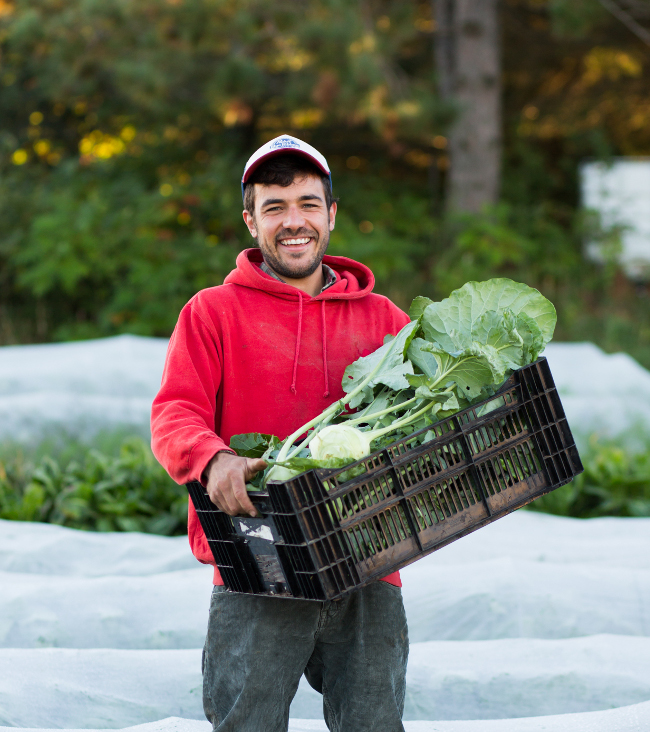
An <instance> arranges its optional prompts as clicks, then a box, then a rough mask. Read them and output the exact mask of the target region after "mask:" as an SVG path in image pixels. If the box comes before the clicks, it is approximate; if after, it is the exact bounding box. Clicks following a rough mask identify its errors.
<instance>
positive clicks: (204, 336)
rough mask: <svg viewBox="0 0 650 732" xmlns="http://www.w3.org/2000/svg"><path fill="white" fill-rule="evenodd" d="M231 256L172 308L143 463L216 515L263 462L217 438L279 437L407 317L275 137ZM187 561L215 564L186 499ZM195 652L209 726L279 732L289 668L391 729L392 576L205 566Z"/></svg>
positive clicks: (347, 724) (322, 186)
mask: <svg viewBox="0 0 650 732" xmlns="http://www.w3.org/2000/svg"><path fill="white" fill-rule="evenodd" d="M242 192H243V197H244V206H245V209H244V212H243V216H244V221H245V222H246V226H247V227H248V230H249V232H250V234H251V236H252V237H253V238H254V239H255V240H256V243H257V247H258V248H256V249H248V250H245V251H243V252H242V253H241V254H240V255H239V256H238V257H237V267H236V269H235V270H234V271H233V272H231V273H230V274H229V275H228V276H227V277H226V279H225V280H224V284H223V285H222V286H219V287H212V288H209V289H207V290H203V291H201V292H199V293H198V294H197V295H195V296H194V297H193V298H192V300H190V302H189V303H188V304H187V305H186V306H185V307H184V308H183V310H182V312H181V314H180V317H179V320H178V324H177V326H176V328H175V330H174V333H173V335H172V338H171V340H170V344H169V350H168V353H167V360H166V363H165V370H164V374H163V380H162V386H161V389H160V392H159V393H158V395H157V397H156V399H155V401H154V405H153V411H152V446H153V450H154V453H155V454H156V457H157V458H158V460H160V462H161V463H162V465H163V466H164V467H165V468H166V469H167V471H168V472H169V474H170V475H171V476H172V478H174V480H176V481H177V482H179V483H187V482H189V481H191V480H201V481H202V482H203V485H204V486H206V489H207V492H208V494H209V496H210V498H211V500H212V501H213V503H215V504H216V505H217V506H218V507H219V508H220V509H222V510H223V511H225V512H226V513H228V514H230V515H231V516H235V515H238V514H250V515H255V509H254V507H253V505H252V503H251V501H250V500H249V498H248V495H247V493H246V488H245V483H246V481H247V480H249V479H250V478H251V477H252V476H253V475H255V473H256V472H257V471H259V470H261V469H263V468H264V467H265V464H264V462H263V461H262V460H253V459H248V458H241V457H238V456H237V455H235V454H234V453H233V451H231V450H230V449H229V447H228V441H229V440H230V438H231V437H232V435H235V434H240V433H243V432H264V433H268V434H275V435H277V436H278V437H280V438H284V437H286V436H287V435H288V434H290V433H291V432H293V431H294V430H296V429H297V428H299V427H300V426H301V425H302V424H304V423H305V422H307V421H308V420H309V419H311V418H312V417H314V416H316V415H317V414H319V413H320V412H321V411H322V410H323V409H324V408H325V407H327V406H328V405H330V404H332V403H333V402H334V401H336V400H337V399H339V398H341V397H342V396H343V390H342V388H341V379H342V377H343V371H344V370H345V367H346V366H347V365H348V364H350V363H352V362H353V361H355V360H356V359H357V358H359V357H360V356H362V355H365V354H367V353H370V352H371V351H373V350H375V349H376V348H378V347H379V346H380V345H381V344H382V342H383V339H384V336H385V335H386V334H388V333H392V334H395V333H397V332H398V331H399V330H400V328H402V326H404V325H405V324H406V323H407V322H408V317H407V316H406V315H405V314H404V313H403V312H402V311H401V310H399V308H397V307H396V306H395V305H393V304H392V303H391V302H390V301H389V300H388V299H387V298H385V297H382V296H380V295H375V294H373V293H372V288H373V285H374V278H373V276H372V273H371V272H370V270H369V269H368V268H367V267H365V266H364V265H362V264H359V263H358V262H354V261H353V260H351V259H347V258H345V257H330V256H326V255H325V252H326V250H327V245H328V243H329V235H330V232H331V231H332V230H333V229H334V223H335V219H336V210H337V203H336V200H335V199H334V198H333V197H332V187H331V178H330V171H329V167H328V165H327V161H326V160H325V158H324V157H323V156H322V155H321V154H320V153H319V152H318V151H317V150H315V149H314V148H313V147H311V146H310V145H308V144H306V143H304V142H303V141H301V140H297V139H296V138H293V137H289V136H286V135H285V136H281V137H278V138H276V139H275V140H271V142H269V143H267V144H266V145H264V146H263V147H261V148H260V149H259V150H258V151H257V152H256V153H255V154H254V155H253V156H252V157H251V158H250V160H249V161H248V163H247V165H246V168H245V170H244V175H243V178H242ZM188 530H189V538H190V544H191V547H192V551H193V552H194V554H195V556H196V557H197V559H198V560H199V561H201V562H204V563H209V564H214V563H215V562H214V558H213V556H212V553H211V551H210V549H209V546H208V543H207V540H206V538H205V535H204V533H203V531H202V529H201V526H200V524H199V521H198V519H197V516H196V513H195V511H194V509H193V506H192V504H191V502H190V507H189V521H188ZM214 584H215V587H214V591H213V594H212V600H211V605H210V616H209V623H208V632H207V637H206V643H205V647H204V651H203V702H204V709H205V714H206V716H207V718H208V719H209V720H210V722H212V725H213V730H215V731H218V732H285V731H286V730H287V727H288V717H289V705H290V703H291V699H292V698H293V696H294V695H295V693H296V689H297V687H298V683H299V681H300V677H301V675H302V674H303V673H304V674H305V676H306V677H307V680H308V681H309V683H310V684H311V685H312V687H314V688H315V689H317V690H318V691H319V692H321V693H322V694H323V710H324V715H325V720H326V722H327V725H328V728H329V729H330V730H335V731H336V732H366V731H368V732H370V730H376V731H377V732H398V731H401V730H403V725H402V722H401V715H402V710H403V704H404V691H405V685H404V677H405V672H406V660H407V656H408V637H407V628H406V618H405V615H404V608H403V605H402V598H401V590H400V580H399V574H398V573H394V574H393V575H390V576H389V577H386V578H385V579H384V580H383V581H379V582H375V583H372V584H371V585H368V586H367V587H364V588H361V589H358V590H356V591H354V592H352V593H350V594H349V595H347V596H345V597H344V598H343V599H341V600H337V601H332V602H312V601H306V600H285V599H278V598H272V597H265V596H254V595H245V594H236V593H232V592H227V591H225V588H224V587H223V583H222V581H221V577H220V576H219V572H218V570H217V568H216V567H215V576H214Z"/></svg>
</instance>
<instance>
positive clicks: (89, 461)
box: [0, 437, 187, 536]
mask: <svg viewBox="0 0 650 732" xmlns="http://www.w3.org/2000/svg"><path fill="white" fill-rule="evenodd" d="M4 452H5V455H6V456H5V457H4V458H3V459H1V460H0V518H4V519H13V520H18V521H43V522H47V523H53V524H59V525H61V526H69V527H70V528H75V529H87V530H91V531H142V532H146V533H153V534H164V535H168V536H171V535H174V534H182V533H184V532H185V530H186V525H187V492H186V490H185V488H184V486H179V485H177V484H176V483H174V482H173V481H172V480H171V478H169V476H168V475H167V474H166V473H165V471H164V470H163V468H162V467H161V466H160V465H159V464H158V463H157V462H156V460H155V458H154V457H153V455H152V454H151V451H150V449H149V447H148V445H147V444H146V443H145V442H144V441H143V440H142V439H140V438H136V437H133V438H130V439H128V440H126V441H124V442H123V444H122V445H121V448H120V451H119V455H118V456H117V457H115V456H111V455H109V454H105V453H102V452H100V451H99V450H97V449H91V450H87V451H86V453H85V455H83V457H81V458H80V459H72V460H69V461H68V460H65V459H64V460H61V459H56V458H55V457H52V456H49V455H45V456H42V457H40V458H39V459H37V460H33V459H30V458H29V457H27V456H25V455H24V454H23V453H21V452H20V451H14V452H13V454H11V455H9V454H8V453H7V451H6V450H5V451H4Z"/></svg>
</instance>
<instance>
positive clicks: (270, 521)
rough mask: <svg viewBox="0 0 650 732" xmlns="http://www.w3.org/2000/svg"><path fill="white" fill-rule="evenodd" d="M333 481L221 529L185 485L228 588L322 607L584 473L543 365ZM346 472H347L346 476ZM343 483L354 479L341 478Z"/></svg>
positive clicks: (259, 497) (304, 481)
mask: <svg viewBox="0 0 650 732" xmlns="http://www.w3.org/2000/svg"><path fill="white" fill-rule="evenodd" d="M428 431H430V432H431V433H432V435H433V438H432V439H430V440H429V441H427V442H426V443H424V444H422V445H418V444H416V440H415V435H410V436H409V437H407V438H405V439H403V440H399V441H397V442H394V443H392V444H391V445H389V446H388V447H386V448H384V449H383V450H379V451H378V452H375V453H373V454H371V455H369V456H368V457H366V458H364V459H363V460H360V461H358V462H357V463H353V464H352V465H349V466H347V467H345V468H343V469H341V470H309V471H307V472H305V473H302V474H301V475H298V476H296V477H295V478H292V479H291V480H288V481H285V482H282V483H274V482H269V483H268V485H267V491H268V492H265V493H259V494H255V493H251V494H250V497H251V500H252V501H253V504H254V505H255V506H256V507H257V508H258V510H259V511H260V513H261V514H262V515H263V518H258V519H253V518H243V517H242V518H239V517H231V516H228V515H227V514H225V513H223V512H222V511H220V510H219V509H218V508H217V507H216V506H215V505H214V504H213V503H212V502H211V501H210V499H209V498H208V496H207V494H206V491H205V489H204V488H203V487H202V486H201V484H200V483H196V482H195V483H190V484H189V485H188V489H189V493H190V497H191V498H192V501H193V503H194V506H195V508H196V511H197V514H198V516H199V520H200V521H201V526H202V527H203V530H204V531H205V534H206V536H207V538H208V543H209V544H210V548H211V549H212V553H213V555H214V558H215V561H216V563H217V565H218V567H219V569H220V571H221V575H222V577H223V580H224V582H225V584H226V586H227V587H228V588H229V589H230V590H233V591H235V592H248V593H254V594H265V595H276V596H279V597H296V598H304V599H309V600H331V599H334V598H336V597H340V596H341V595H343V594H345V593H346V592H349V591H350V590H352V589H354V588H356V587H361V586H363V585H365V584H367V583H369V582H372V581H373V580H376V579H380V578H381V577H384V576H386V575H387V574H390V573H391V572H394V571H395V570H397V569H401V568H402V567H404V566H406V565H407V564H410V563H411V562H413V561H415V560H416V559H419V558H420V557H422V556H424V555H426V554H429V553H431V552H432V551H435V550H436V549H440V548H441V547H443V546H445V545H446V544H449V543H450V542H452V541H455V540H456V539H459V538H461V537H462V536H465V535H466V534H468V533H470V532H472V531H475V530H476V529H478V528H480V527H481V526H485V525H486V524H489V523H491V522H492V521H495V520H496V519H498V518H501V517H502V516H505V515H506V514H508V513H511V512H512V511H514V510H516V509H517V508H521V506H524V505H525V504H527V503H529V502H530V501H532V500H533V499H535V498H537V497H539V496H541V495H544V494H545V493H549V492H550V491H552V490H554V489H555V488H558V487H559V486H561V485H564V484H565V483H568V482H569V481H570V480H571V479H572V478H573V477H575V476H576V475H578V474H579V473H581V472H582V469H583V468H582V463H581V462H580V456H579V455H578V451H577V449H576V446H575V443H574V440H573V437H572V435H571V430H570V429H569V425H568V424H567V421H566V417H565V415H564V409H563V408H562V404H561V402H560V398H559V396H558V393H557V390H556V388H555V384H554V383H553V378H552V376H551V372H550V369H549V367H548V364H547V362H546V359H545V358H540V359H539V360H538V361H536V362H535V363H534V364H531V365H529V366H526V367H524V368H522V369H519V370H518V371H515V372H514V373H513V375H512V376H511V377H510V378H509V379H508V381H507V382H506V383H505V384H504V385H503V387H502V388H501V389H500V390H499V392H498V394H496V395H495V396H494V397H492V398H490V399H487V400H485V401H484V402H481V403H479V404H475V405H474V406H472V407H469V408H467V409H464V410H463V411H461V412H458V413H457V414H455V415H453V416H452V417H448V418H447V419H445V420H442V421H440V422H438V423H436V424H434V425H431V426H430V427H428V428H427V429H426V430H422V431H421V432H420V433H417V434H418V435H420V434H422V432H428ZM355 468H356V470H355ZM350 471H352V472H353V474H354V472H358V471H363V472H361V474H359V475H357V476H356V477H353V478H350V474H351V473H350Z"/></svg>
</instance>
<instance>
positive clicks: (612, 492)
mask: <svg viewBox="0 0 650 732" xmlns="http://www.w3.org/2000/svg"><path fill="white" fill-rule="evenodd" d="M648 441H649V440H648V438H647V437H646V440H645V442H646V443H647V442H648ZM581 457H582V462H583V465H584V468H585V470H584V473H581V474H580V475H578V476H577V477H576V478H575V479H574V480H573V481H571V483H568V484H567V485H565V486H562V487H561V488H558V489H557V490H554V491H553V492H552V493H549V494H548V495H546V496H542V498H538V499H537V500H536V501H534V502H533V503H532V504H530V508H531V509H533V510H536V511H543V512H544V513H552V514H555V515H557V516H571V517H574V518H598V517H601V516H630V517H650V451H649V449H648V445H647V444H646V445H645V448H644V449H639V448H638V446H637V447H636V448H631V447H627V446H626V444H625V443H624V442H614V441H609V442H601V441H599V440H597V439H596V438H595V437H593V438H592V439H591V441H590V443H589V446H588V448H587V449H586V450H585V451H584V452H583V453H582V454H581Z"/></svg>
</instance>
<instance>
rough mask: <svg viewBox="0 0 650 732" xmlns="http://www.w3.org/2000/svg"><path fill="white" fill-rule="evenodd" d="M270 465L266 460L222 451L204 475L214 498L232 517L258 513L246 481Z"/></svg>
mask: <svg viewBox="0 0 650 732" xmlns="http://www.w3.org/2000/svg"><path fill="white" fill-rule="evenodd" d="M264 468H266V463H265V462H264V460H261V459H259V458H245V457H239V455H233V454H232V453H230V452H218V453H217V454H216V455H215V456H214V457H213V458H212V460H211V461H210V462H209V463H208V467H207V468H206V469H205V472H204V474H203V475H204V476H206V477H207V484H206V490H207V492H208V495H209V496H210V500H211V501H212V503H214V504H215V506H217V507H218V508H220V509H221V510H222V511H224V512H225V513H227V514H228V515H230V516H241V515H242V514H249V515H250V516H257V511H256V510H255V506H253V504H252V503H251V500H250V498H249V497H248V492H247V490H246V482H247V481H249V480H251V478H252V477H253V476H254V475H255V474H256V473H258V472H259V471H260V470H264Z"/></svg>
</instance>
